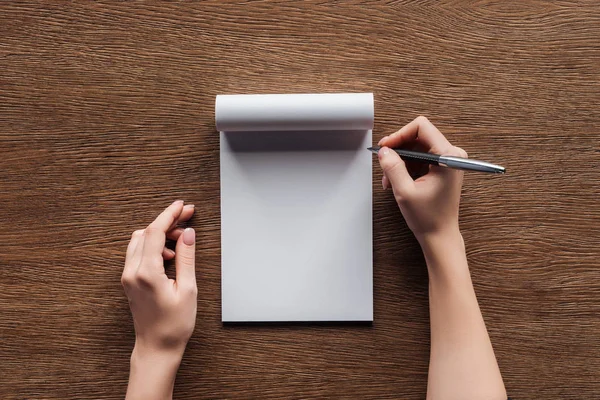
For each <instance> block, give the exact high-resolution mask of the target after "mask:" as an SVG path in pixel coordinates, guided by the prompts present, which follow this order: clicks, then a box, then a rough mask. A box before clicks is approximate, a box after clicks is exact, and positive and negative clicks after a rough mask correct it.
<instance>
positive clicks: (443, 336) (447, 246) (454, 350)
mask: <svg viewBox="0 0 600 400" xmlns="http://www.w3.org/2000/svg"><path fill="white" fill-rule="evenodd" d="M420 243H421V247H422V249H423V253H424V255H425V259H426V262H427V268H428V272H429V307H430V319H431V356H430V364H429V380H428V390H427V395H428V398H429V399H440V398H442V399H461V400H467V399H490V400H492V399H499V400H500V399H506V392H505V389H504V384H503V382H502V377H501V375H500V370H499V368H498V364H497V362H496V358H495V356H494V351H493V349H492V344H491V342H490V339H489V336H488V333H487V330H486V327H485V323H484V321H483V317H482V315H481V311H480V309H479V305H478V303H477V297H476V296H475V291H474V289H473V284H472V282H471V276H470V273H469V267H468V265H467V258H466V253H465V248H464V242H463V239H462V236H461V234H460V232H459V230H458V229H455V230H453V231H450V232H445V233H444V234H440V235H429V236H427V237H425V238H422V239H421V240H420Z"/></svg>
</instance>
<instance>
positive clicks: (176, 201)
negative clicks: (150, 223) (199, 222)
mask: <svg viewBox="0 0 600 400" xmlns="http://www.w3.org/2000/svg"><path fill="white" fill-rule="evenodd" d="M178 203H183V200H175V201H174V202H173V204H178Z"/></svg>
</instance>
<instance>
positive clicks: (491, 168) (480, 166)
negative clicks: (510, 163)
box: [439, 156, 505, 174]
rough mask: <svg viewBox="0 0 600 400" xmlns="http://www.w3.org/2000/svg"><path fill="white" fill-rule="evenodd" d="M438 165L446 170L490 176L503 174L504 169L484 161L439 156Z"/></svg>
mask: <svg viewBox="0 0 600 400" xmlns="http://www.w3.org/2000/svg"><path fill="white" fill-rule="evenodd" d="M439 163H440V165H443V166H445V167H448V168H454V169H462V170H466V171H479V172H489V173H492V174H503V173H504V172H505V169H504V167H501V166H500V165H496V164H491V163H488V162H485V161H479V160H472V159H469V158H461V157H452V156H440V159H439Z"/></svg>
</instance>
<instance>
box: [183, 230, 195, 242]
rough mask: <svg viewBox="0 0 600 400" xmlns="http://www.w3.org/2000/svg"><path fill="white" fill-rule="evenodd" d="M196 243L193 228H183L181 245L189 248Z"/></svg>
mask: <svg viewBox="0 0 600 400" xmlns="http://www.w3.org/2000/svg"><path fill="white" fill-rule="evenodd" d="M195 241H196V231H195V230H194V229H193V228H185V230H184V231H183V243H185V244H187V245H188V246H191V245H193V244H194V242H195Z"/></svg>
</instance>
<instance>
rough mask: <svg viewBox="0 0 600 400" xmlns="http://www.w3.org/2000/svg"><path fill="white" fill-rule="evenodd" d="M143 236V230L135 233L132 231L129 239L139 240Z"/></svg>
mask: <svg viewBox="0 0 600 400" xmlns="http://www.w3.org/2000/svg"><path fill="white" fill-rule="evenodd" d="M143 234H144V230H143V229H138V230H136V231H133V233H132V234H131V238H132V239H134V238H139V237H141V236H142V235H143Z"/></svg>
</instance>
